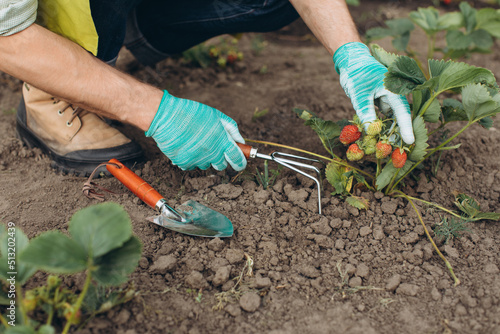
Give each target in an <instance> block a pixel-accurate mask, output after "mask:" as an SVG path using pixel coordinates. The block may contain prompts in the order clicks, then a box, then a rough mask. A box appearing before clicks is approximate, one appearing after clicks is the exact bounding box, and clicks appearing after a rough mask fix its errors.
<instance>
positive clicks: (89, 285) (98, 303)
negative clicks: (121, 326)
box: [0, 203, 141, 334]
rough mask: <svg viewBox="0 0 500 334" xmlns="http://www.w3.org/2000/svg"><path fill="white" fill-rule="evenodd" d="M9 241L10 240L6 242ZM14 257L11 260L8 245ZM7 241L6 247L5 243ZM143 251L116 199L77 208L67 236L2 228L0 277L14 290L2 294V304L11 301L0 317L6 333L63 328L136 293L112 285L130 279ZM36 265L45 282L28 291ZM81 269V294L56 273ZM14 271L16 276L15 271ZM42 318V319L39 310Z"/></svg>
mask: <svg viewBox="0 0 500 334" xmlns="http://www.w3.org/2000/svg"><path fill="white" fill-rule="evenodd" d="M9 242H10V243H11V244H9ZM13 244H15V257H14V258H13V260H14V261H13V262H10V261H7V259H11V258H12V257H11V254H13V253H11V251H10V250H8V249H11V247H12V245H13ZM8 245H9V246H8ZM140 256H141V243H140V241H139V239H137V238H136V237H135V236H133V235H132V228H131V223H130V218H129V217H128V215H127V213H126V212H125V211H124V210H123V208H122V207H121V206H119V205H117V204H114V203H104V204H98V205H93V206H90V207H88V208H85V209H82V210H80V211H78V212H76V213H75V214H74V215H73V216H72V217H71V220H70V222H69V236H67V235H66V234H63V233H61V232H60V231H48V232H44V233H42V234H40V235H39V236H37V237H35V238H34V239H32V240H28V238H27V237H26V236H25V235H24V233H23V232H22V231H21V230H19V229H17V228H14V227H11V226H9V228H8V229H7V230H6V229H5V228H4V227H3V226H2V227H1V228H0V279H1V280H2V282H3V283H5V284H7V285H8V286H11V288H10V290H8V291H15V293H14V294H11V295H8V296H0V303H1V304H6V305H9V306H11V305H14V306H15V307H14V308H13V309H14V311H13V312H9V313H8V314H6V315H5V316H0V320H1V323H2V325H1V327H0V329H1V330H2V332H4V333H7V334H8V333H54V332H55V328H56V327H58V325H59V324H61V323H64V326H63V329H62V333H67V332H68V331H69V329H70V328H71V326H72V325H77V324H79V323H80V322H81V321H82V319H83V318H84V317H89V316H92V315H94V314H97V313H99V312H104V311H107V310H109V309H110V308H111V307H112V306H114V305H117V304H120V303H122V302H126V301H127V300H130V299H131V298H132V297H133V296H134V291H133V290H126V291H123V290H112V289H110V287H112V286H118V285H120V284H122V283H125V282H126V281H127V280H128V275H129V274H130V273H131V272H132V271H133V270H134V269H135V268H136V266H137V264H138V262H139V258H140ZM37 270H42V271H45V272H48V273H51V274H53V275H49V276H48V279H47V284H46V285H44V286H41V287H37V288H34V289H32V290H29V291H26V293H24V294H23V292H22V287H23V285H24V284H25V283H26V282H27V281H28V279H29V278H30V277H31V276H32V275H33V274H35V272H36V271H37ZM79 272H85V274H86V278H85V282H84V285H83V287H82V290H81V292H80V293H79V294H75V292H74V291H71V290H68V289H66V288H64V287H63V286H62V283H61V280H60V279H59V277H58V276H56V275H67V274H76V273H79ZM13 275H14V276H13ZM2 297H3V298H2ZM6 297H8V298H6ZM41 314H45V315H46V320H45V321H43V323H42V322H40V321H39V320H40V315H41Z"/></svg>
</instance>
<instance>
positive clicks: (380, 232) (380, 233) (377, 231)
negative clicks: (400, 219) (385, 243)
mask: <svg viewBox="0 0 500 334" xmlns="http://www.w3.org/2000/svg"><path fill="white" fill-rule="evenodd" d="M373 238H374V239H375V240H382V239H384V238H385V234H384V229H383V228H382V226H376V227H374V228H373Z"/></svg>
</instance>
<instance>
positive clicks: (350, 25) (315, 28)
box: [290, 0, 361, 56]
mask: <svg viewBox="0 0 500 334" xmlns="http://www.w3.org/2000/svg"><path fill="white" fill-rule="evenodd" d="M290 2H291V3H292V5H293V6H294V7H295V9H296V10H297V12H298V13H299V15H300V16H301V17H302V19H303V20H304V22H305V23H306V24H307V26H308V27H309V29H311V31H312V33H313V34H314V36H316V38H318V39H319V41H320V42H321V43H322V44H323V45H324V47H325V48H326V49H327V50H328V52H329V53H330V55H331V56H333V54H334V53H335V51H337V49H338V48H339V47H341V46H342V45H344V44H346V43H349V42H361V39H360V37H359V34H358V31H357V29H356V26H355V25H354V22H353V20H352V17H351V14H350V13H349V9H348V8H347V4H346V2H345V0H315V1H313V0H290Z"/></svg>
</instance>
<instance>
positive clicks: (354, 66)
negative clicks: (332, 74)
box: [333, 42, 415, 144]
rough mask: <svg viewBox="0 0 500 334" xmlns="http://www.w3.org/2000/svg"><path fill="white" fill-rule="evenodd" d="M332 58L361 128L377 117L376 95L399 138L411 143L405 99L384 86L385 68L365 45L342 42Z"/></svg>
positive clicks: (407, 106)
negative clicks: (388, 112) (395, 128)
mask: <svg viewBox="0 0 500 334" xmlns="http://www.w3.org/2000/svg"><path fill="white" fill-rule="evenodd" d="M333 62H334V63H335V70H336V71H337V73H339V74H340V84H341V86H342V88H344V91H345V92H346V94H347V96H348V97H349V98H350V99H351V101H352V105H353V107H354V109H355V110H356V114H357V115H358V117H359V119H360V120H361V123H363V124H364V125H365V129H366V128H367V127H368V125H369V123H370V122H372V121H374V120H375V119H377V115H376V114H375V107H374V101H375V100H376V99H379V106H380V108H381V109H382V111H383V112H387V111H389V110H392V111H393V114H394V116H395V117H396V122H397V123H398V125H399V129H400V133H401V138H402V139H403V141H404V142H405V143H406V144H413V142H414V141H415V136H414V135H413V128H412V123H411V112H410V106H409V105H408V101H407V100H406V98H405V97H404V96H401V95H396V94H394V93H391V92H389V91H388V90H387V89H385V88H384V77H385V76H384V75H385V73H386V72H387V68H386V67H385V66H384V65H382V64H381V63H380V62H378V61H377V60H376V59H375V58H373V56H372V55H371V54H370V50H369V49H368V47H367V46H366V45H364V44H363V43H359V42H353V43H347V44H344V45H342V46H341V47H340V48H339V49H338V50H337V51H336V52H335V54H334V55H333Z"/></svg>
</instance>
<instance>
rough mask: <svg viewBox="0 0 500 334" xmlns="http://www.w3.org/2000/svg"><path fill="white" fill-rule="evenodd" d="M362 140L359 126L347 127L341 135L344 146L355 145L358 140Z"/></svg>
mask: <svg viewBox="0 0 500 334" xmlns="http://www.w3.org/2000/svg"><path fill="white" fill-rule="evenodd" d="M359 138H361V132H360V131H359V128H358V126H357V125H352V124H350V125H346V126H344V128H343V129H342V132H341V133H340V138H339V139H340V142H341V143H342V144H344V145H348V144H351V143H354V142H355V141H356V140H358V139H359Z"/></svg>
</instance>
